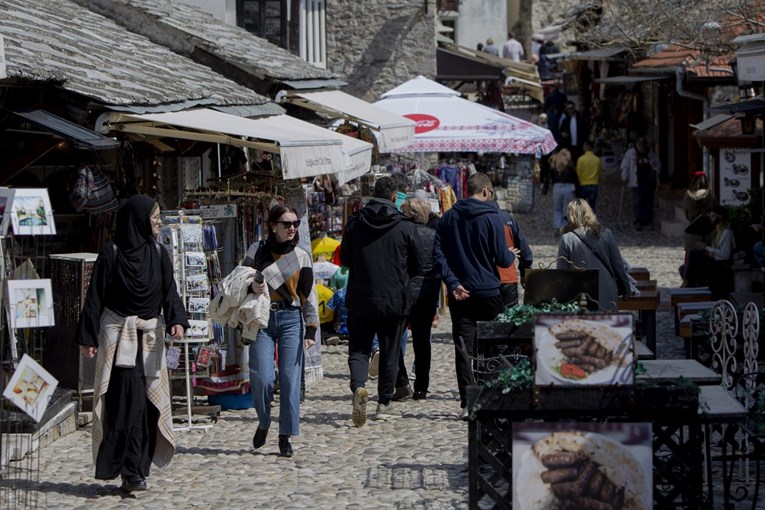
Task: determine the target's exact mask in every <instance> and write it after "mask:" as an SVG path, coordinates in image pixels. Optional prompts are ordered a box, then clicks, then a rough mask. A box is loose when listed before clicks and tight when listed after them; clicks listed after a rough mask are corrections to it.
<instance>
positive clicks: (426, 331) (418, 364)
mask: <svg viewBox="0 0 765 510" xmlns="http://www.w3.org/2000/svg"><path fill="white" fill-rule="evenodd" d="M439 291H440V287H439V288H437V289H436V291H435V293H433V292H430V293H429V294H430V295H428V296H426V297H424V298H421V299H419V300H417V302H416V303H415V304H414V305H412V309H411V310H410V311H409V327H410V328H411V330H412V348H413V349H414V377H415V380H414V389H415V390H416V391H424V392H427V391H428V386H430V360H431V350H430V333H431V330H432V329H433V319H435V318H436V309H437V308H438V292H439ZM402 333H403V332H402ZM407 384H409V374H408V373H407V371H406V365H405V363H404V356H403V353H401V355H400V356H399V362H398V376H397V377H396V387H397V388H398V387H401V386H406V385H407Z"/></svg>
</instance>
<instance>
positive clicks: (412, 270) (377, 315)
mask: <svg viewBox="0 0 765 510" xmlns="http://www.w3.org/2000/svg"><path fill="white" fill-rule="evenodd" d="M396 192H397V188H396V183H395V182H394V181H393V179H391V178H390V177H381V178H380V179H378V180H377V182H376V183H375V187H374V198H372V200H370V201H369V203H368V204H367V205H366V206H364V207H363V208H362V209H361V210H360V211H359V212H357V213H356V214H354V215H353V216H351V217H350V218H349V219H348V223H347V224H346V227H345V233H344V234H343V243H342V244H341V245H340V261H341V263H342V265H343V266H345V267H347V268H348V270H349V278H348V286H347V289H348V290H347V294H346V306H347V307H348V334H349V335H350V338H349V342H348V367H349V368H350V372H351V384H350V386H351V391H352V392H353V413H352V420H353V424H354V425H356V426H357V427H361V426H363V425H364V424H365V423H366V420H367V414H366V405H367V401H368V398H369V393H368V391H367V389H366V388H365V386H366V382H367V379H368V377H369V358H370V356H371V355H372V340H373V338H374V337H375V335H377V338H378V341H379V344H380V361H379V377H378V379H377V394H378V404H377V409H376V414H375V417H374V418H375V419H387V418H395V417H396V416H399V414H400V413H398V411H397V410H395V409H394V408H393V404H392V403H391V398H392V397H393V393H394V390H395V382H396V375H397V372H398V364H399V353H400V349H401V345H400V339H401V334H402V333H403V331H404V327H405V322H406V317H407V315H408V314H409V308H410V305H411V302H410V299H409V295H408V287H409V280H410V279H411V278H412V277H414V276H417V275H418V274H420V273H421V271H422V267H423V263H422V253H421V243H420V239H419V235H418V234H417V229H416V227H415V225H414V223H413V222H412V221H410V220H409V219H407V218H406V217H405V216H404V215H403V214H402V213H401V212H399V211H398V209H396V204H395V203H394V201H395V199H396Z"/></svg>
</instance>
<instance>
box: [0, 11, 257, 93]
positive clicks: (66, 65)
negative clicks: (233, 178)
mask: <svg viewBox="0 0 765 510" xmlns="http://www.w3.org/2000/svg"><path fill="white" fill-rule="evenodd" d="M0 35H2V36H3V38H4V40H5V58H6V71H7V75H8V78H21V79H26V80H32V81H43V82H54V83H56V84H58V85H59V86H60V87H62V88H64V89H65V90H68V91H70V92H73V93H77V94H81V95H84V96H86V97H89V98H92V99H94V100H96V101H100V102H102V103H104V104H107V105H159V104H167V103H173V102H185V101H199V102H201V103H202V104H209V105H237V104H239V105H257V104H263V103H265V102H267V101H268V99H267V98H265V97H263V96H261V95H259V94H257V93H255V92H253V91H251V90H250V89H247V88H245V87H242V86H240V85H238V84H237V83H235V82H233V81H232V80H229V79H227V78H225V77H223V76H221V75H220V74H218V73H216V72H214V71H212V70H211V69H210V68H208V67H206V66H203V65H200V64H197V63H196V62H194V61H192V60H191V59H189V58H186V57H183V56H181V55H178V54H176V53H174V52H172V51H170V50H169V49H167V48H165V47H163V46H160V45H158V44H155V43H153V42H151V41H150V40H149V39H147V38H146V37H143V36H140V35H137V34H134V33H131V32H129V31H128V30H125V28H123V27H121V26H119V25H117V24H116V23H114V21H112V20H110V19H108V18H105V17H104V16H101V15H99V14H96V13H94V12H91V11H89V10H88V9H85V8H83V7H81V6H80V5H78V4H76V3H74V2H72V1H70V0H34V1H33V2H31V1H29V0H0Z"/></svg>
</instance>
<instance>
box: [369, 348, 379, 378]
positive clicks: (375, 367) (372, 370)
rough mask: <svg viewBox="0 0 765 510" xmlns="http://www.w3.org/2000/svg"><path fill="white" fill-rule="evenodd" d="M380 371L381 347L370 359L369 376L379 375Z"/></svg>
mask: <svg viewBox="0 0 765 510" xmlns="http://www.w3.org/2000/svg"><path fill="white" fill-rule="evenodd" d="M379 373H380V351H379V349H378V350H376V351H375V352H373V353H372V357H371V358H370V359H369V377H377V375H378V374H379Z"/></svg>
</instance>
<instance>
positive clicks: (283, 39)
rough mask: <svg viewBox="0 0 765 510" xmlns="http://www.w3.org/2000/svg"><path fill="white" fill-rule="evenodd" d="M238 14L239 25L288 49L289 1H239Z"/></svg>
mask: <svg viewBox="0 0 765 510" xmlns="http://www.w3.org/2000/svg"><path fill="white" fill-rule="evenodd" d="M236 12H237V25H239V26H240V27H242V28H244V29H245V30H247V31H248V32H251V33H253V34H255V35H257V36H258V37H262V38H264V39H267V40H268V41H269V42H271V43H273V44H276V45H277V46H281V47H282V48H286V47H287V0H238V2H237V9H236Z"/></svg>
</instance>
